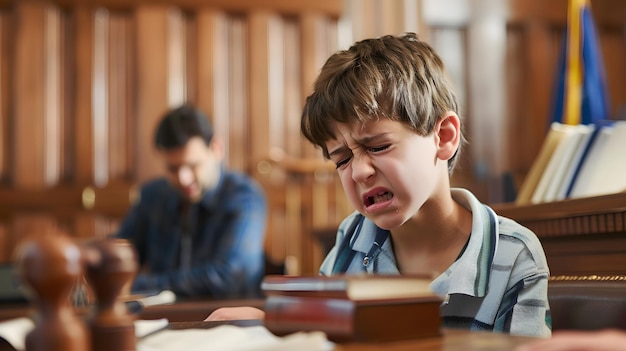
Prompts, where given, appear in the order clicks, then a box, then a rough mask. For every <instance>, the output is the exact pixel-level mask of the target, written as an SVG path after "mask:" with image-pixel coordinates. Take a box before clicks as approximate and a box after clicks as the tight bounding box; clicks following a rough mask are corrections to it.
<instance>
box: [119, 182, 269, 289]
mask: <svg viewBox="0 0 626 351" xmlns="http://www.w3.org/2000/svg"><path fill="white" fill-rule="evenodd" d="M183 204H184V201H183V199H182V197H181V196H180V195H179V193H178V192H177V191H176V189H174V188H173V187H172V186H171V185H170V184H169V182H168V181H167V180H166V179H164V178H163V179H156V180H153V181H151V182H149V183H147V184H146V185H144V186H143V187H142V189H141V192H140V200H139V201H138V202H137V204H136V205H134V206H133V208H132V209H131V210H130V212H129V214H128V215H127V216H126V218H125V219H124V221H123V222H122V224H121V226H120V230H119V232H118V233H117V237H119V238H125V239H128V240H130V241H131V242H132V244H133V245H134V246H135V248H136V249H137V254H138V256H139V257H138V258H139V264H140V272H139V273H138V275H137V276H136V278H135V280H134V282H133V286H132V291H133V292H141V291H161V290H171V291H173V292H174V293H176V294H177V295H178V296H210V297H213V298H241V297H255V296H260V282H261V279H262V278H263V274H264V240H265V231H266V221H267V202H266V198H265V194H264V193H263V190H262V189H261V187H260V186H259V185H258V184H257V183H256V182H254V180H252V179H251V178H249V177H247V176H245V175H243V174H239V173H234V172H228V171H225V170H224V171H222V176H221V179H220V181H219V184H218V185H217V186H216V187H215V189H213V190H211V191H210V192H207V193H206V194H205V195H204V196H203V198H202V199H201V200H200V201H199V202H198V203H197V204H194V205H192V206H191V207H190V208H189V209H188V212H187V213H188V215H184V214H183V211H182V210H181V209H182V208H183ZM189 223H192V225H191V226H190V225H189ZM184 228H192V229H190V230H188V232H189V233H188V235H186V236H187V237H188V238H189V239H190V245H189V252H190V256H187V255H185V256H186V257H187V259H186V262H187V264H184V263H182V262H184V261H185V259H184V257H181V250H182V249H181V242H182V241H183V240H182V238H183V237H184V236H185V232H186V231H185V229H184Z"/></svg>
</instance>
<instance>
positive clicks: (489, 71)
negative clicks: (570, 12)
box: [467, 1, 512, 202]
mask: <svg viewBox="0 0 626 351" xmlns="http://www.w3.org/2000/svg"><path fill="white" fill-rule="evenodd" d="M478 5H480V6H475V7H473V8H472V11H473V12H472V13H473V14H474V16H473V17H472V20H471V21H470V23H468V29H467V30H468V45H467V49H468V56H467V59H468V63H467V65H468V67H467V72H468V83H469V87H468V92H469V100H470V101H474V102H479V101H481V102H484V101H489V103H474V104H470V106H469V110H468V118H469V119H471V125H472V128H471V134H470V135H468V139H469V141H470V144H469V148H468V149H469V150H471V151H470V153H471V155H472V158H473V166H474V169H473V171H474V172H475V174H477V175H478V181H482V182H487V183H490V182H494V181H495V183H496V184H498V183H499V178H500V177H501V176H502V175H503V173H504V172H505V171H506V170H507V169H509V168H508V166H509V164H510V160H509V159H508V155H509V153H510V152H511V150H510V148H509V145H508V144H507V143H506V141H507V140H508V137H509V135H510V133H511V132H512V131H511V130H509V125H508V123H509V121H508V120H507V118H502V116H505V96H504V91H503V89H502V87H503V86H504V83H505V77H504V63H505V54H506V52H505V48H506V27H505V22H504V18H502V17H501V15H500V14H499V13H497V12H495V11H494V10H493V9H488V8H489V6H490V5H493V6H495V4H491V3H490V1H481V2H480V4H478ZM469 150H468V151H469ZM498 190H500V189H497V188H496V189H489V193H488V195H487V196H488V197H485V195H484V194H482V195H481V194H478V195H479V196H481V197H482V200H483V201H490V202H491V201H499V200H500V199H501V197H502V194H501V193H498V192H499V191H498Z"/></svg>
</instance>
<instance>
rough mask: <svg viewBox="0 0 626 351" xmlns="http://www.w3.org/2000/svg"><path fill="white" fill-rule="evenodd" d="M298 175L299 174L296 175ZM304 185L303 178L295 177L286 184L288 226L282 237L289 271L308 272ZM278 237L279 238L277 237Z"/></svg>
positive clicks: (293, 272) (290, 272)
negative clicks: (304, 252) (305, 254)
mask: <svg viewBox="0 0 626 351" xmlns="http://www.w3.org/2000/svg"><path fill="white" fill-rule="evenodd" d="M296 177H297V176H296ZM304 190H305V189H304V186H303V184H302V183H301V180H299V179H298V180H297V181H295V182H294V180H293V179H291V180H290V181H288V182H287V183H286V184H285V209H286V210H285V214H286V221H285V222H286V226H285V228H284V229H283V235H282V238H283V240H284V241H285V262H286V264H287V273H289V274H307V273H311V272H310V271H307V269H306V268H307V267H303V266H307V264H306V262H305V261H304V260H305V259H304V257H303V254H302V245H303V244H302V241H303V236H304V235H306V234H307V233H305V231H306V230H307V228H309V227H307V224H306V218H305V217H306V212H305V211H304V210H303V207H304V205H305V203H304V201H305V197H303V195H302V192H303V191H304ZM276 239H278V238H276Z"/></svg>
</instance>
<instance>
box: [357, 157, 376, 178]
mask: <svg viewBox="0 0 626 351" xmlns="http://www.w3.org/2000/svg"><path fill="white" fill-rule="evenodd" d="M351 166H352V179H353V180H354V181H355V182H357V183H362V182H365V181H366V180H368V179H369V178H370V177H371V176H372V175H373V174H374V172H375V170H374V167H373V166H372V163H371V160H370V159H369V157H367V156H353V157H352V162H351Z"/></svg>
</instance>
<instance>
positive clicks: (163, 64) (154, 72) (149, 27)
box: [134, 5, 170, 182]
mask: <svg viewBox="0 0 626 351" xmlns="http://www.w3.org/2000/svg"><path fill="white" fill-rule="evenodd" d="M169 11H170V8H169V7H166V6H156V5H155V6H147V5H146V6H140V7H138V8H137V9H136V11H135V13H134V14H135V21H136V23H135V25H136V31H137V34H136V50H137V56H136V59H137V63H136V74H137V87H136V89H137V100H136V104H137V113H136V117H135V118H136V119H137V122H136V126H137V130H136V132H137V136H136V139H135V140H136V143H135V146H134V147H135V148H136V150H137V154H138V155H140V156H139V157H138V158H137V171H136V174H137V181H140V182H141V181H145V180H147V179H149V178H152V177H155V176H157V175H160V174H162V173H163V167H162V165H161V162H160V161H159V160H158V158H157V155H156V152H155V150H154V143H153V136H154V130H155V128H156V124H157V123H158V121H159V119H160V118H161V116H162V115H163V114H164V113H165V112H166V111H167V109H168V108H170V105H169V102H168V99H169V96H168V77H169V76H168V67H169V66H168V59H167V57H168V38H169V35H168V14H169Z"/></svg>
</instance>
